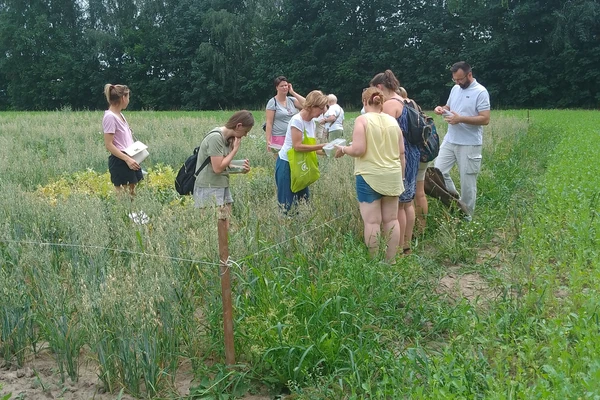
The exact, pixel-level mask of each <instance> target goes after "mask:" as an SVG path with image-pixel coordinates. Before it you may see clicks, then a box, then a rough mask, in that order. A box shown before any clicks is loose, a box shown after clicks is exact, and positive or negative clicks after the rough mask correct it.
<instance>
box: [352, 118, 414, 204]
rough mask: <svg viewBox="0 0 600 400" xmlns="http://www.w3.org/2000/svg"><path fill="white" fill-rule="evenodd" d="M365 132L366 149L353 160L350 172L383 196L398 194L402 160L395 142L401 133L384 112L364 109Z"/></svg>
mask: <svg viewBox="0 0 600 400" xmlns="http://www.w3.org/2000/svg"><path fill="white" fill-rule="evenodd" d="M365 117H366V118H367V131H366V132H365V136H366V143H367V150H366V152H365V154H363V155H362V156H361V157H357V158H356V159H355V163H354V175H361V176H362V177H363V178H364V180H365V181H366V182H367V183H368V184H369V186H371V188H372V189H373V190H374V191H376V192H377V193H379V194H381V195H383V196H400V195H401V194H402V192H404V185H403V184H402V163H401V162H400V149H399V148H398V143H399V141H400V140H401V138H402V133H401V131H400V127H399V126H398V122H397V121H396V120H395V119H394V118H393V117H392V116H390V115H388V114H384V113H379V114H378V113H367V114H365Z"/></svg>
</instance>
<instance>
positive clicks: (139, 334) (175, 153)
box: [0, 110, 600, 400]
mask: <svg viewBox="0 0 600 400" xmlns="http://www.w3.org/2000/svg"><path fill="white" fill-rule="evenodd" d="M231 114H232V113H231V112H226V111H223V112H195V113H193V112H190V113H179V112H178V113H168V112H125V115H126V117H127V118H128V121H129V124H130V125H131V127H132V130H133V131H134V134H135V135H136V136H137V137H138V139H140V140H142V141H143V142H144V143H146V144H147V145H148V146H149V151H150V157H149V158H148V159H147V160H146V161H144V168H145V169H146V170H147V171H148V175H147V179H146V180H144V181H143V182H142V183H141V184H140V185H139V188H138V194H137V197H136V198H135V200H134V201H133V202H131V201H129V199H122V198H119V197H117V196H115V194H114V191H113V188H112V187H111V184H110V178H109V175H108V171H107V156H108V153H107V151H106V150H105V148H104V144H103V139H102V134H101V119H102V112H101V111H98V112H70V111H56V112H47V113H41V112H40V113H25V112H14V113H12V112H5V113H0V399H2V400H5V399H36V398H45V397H53V398H64V399H89V398H96V399H114V398H127V399H131V398H160V399H167V398H169V399H171V398H188V399H232V398H244V399H271V398H290V399H292V398H293V399H363V398H368V399H395V398H407V399H408V398H410V399H445V398H448V399H459V398H460V399H463V398H464V399H473V398H486V399H530V398H550V399H563V398H599V397H600V361H598V354H599V352H600V335H598V331H599V329H600V318H599V313H600V311H599V310H600V293H599V289H598V288H600V270H599V269H600V215H599V213H600V163H598V161H597V159H598V154H600V128H599V127H600V113H598V111H578V110H544V111H541V110H531V111H527V110H512V111H493V112H492V120H491V123H490V125H489V126H488V127H486V130H485V133H484V153H483V167H482V172H481V175H480V176H479V184H478V187H479V193H478V199H477V210H476V215H475V218H474V220H473V222H471V223H464V222H461V220H460V219H458V218H457V217H455V216H454V215H452V214H449V213H448V212H447V211H446V210H445V208H444V207H443V206H442V205H441V204H439V203H438V202H437V201H436V200H433V199H431V200H430V214H429V217H428V221H427V227H426V229H425V231H424V232H422V233H421V234H419V235H416V237H415V241H414V252H413V254H412V255H410V256H407V257H399V258H398V260H397V262H396V264H395V265H391V266H390V265H387V264H384V263H381V260H380V259H377V258H370V257H369V256H368V252H367V249H366V248H365V246H364V243H363V240H362V237H361V235H362V222H361V220H360V215H359V212H358V204H357V201H356V197H355V192H354V180H353V175H352V168H353V164H352V160H351V159H349V158H348V157H344V158H341V159H327V158H321V160H320V162H321V164H320V168H321V178H320V179H319V180H318V181H317V182H316V183H315V184H313V185H312V186H311V196H312V197H311V202H310V204H308V205H306V206H303V207H301V208H300V210H299V213H298V215H295V216H294V217H292V218H290V217H285V216H282V215H281V214H280V213H279V212H278V209H277V201H276V196H275V182H274V158H273V155H272V154H269V153H267V152H266V150H265V139H264V133H263V132H262V130H261V129H260V125H261V124H262V122H263V121H264V112H255V113H254V115H255V118H256V126H255V127H254V129H253V130H252V131H251V132H250V134H249V136H248V137H247V138H245V139H244V140H243V141H242V147H241V154H240V157H239V158H248V159H249V160H250V164H251V166H252V170H251V172H250V173H249V174H247V175H236V176H232V178H231V191H232V194H233V198H234V201H235V203H234V206H233V215H232V218H231V226H230V231H229V253H230V257H231V267H230V270H231V273H232V292H233V307H234V333H235V351H236V362H237V364H236V365H235V366H234V367H231V368H230V367H227V366H225V357H224V348H223V329H222V308H221V291H220V290H221V288H220V280H219V256H218V254H219V253H218V243H217V217H216V213H215V212H210V211H206V212H200V211H199V210H198V209H195V208H194V207H193V201H192V200H191V199H190V198H189V197H182V196H179V195H178V194H177V193H176V192H175V190H174V188H173V179H174V176H175V173H176V171H177V169H178V168H179V166H180V165H181V164H182V163H183V161H184V160H185V159H186V157H187V156H188V155H189V154H191V151H192V149H193V148H194V147H195V146H197V145H198V144H199V143H200V140H201V139H202V137H203V135H204V134H205V133H207V132H208V131H209V130H210V129H211V128H213V127H215V126H219V125H222V124H224V122H225V121H226V120H227V119H228V117H229V116H230V115H231ZM354 117H356V113H347V120H346V123H345V126H346V132H347V136H348V137H350V132H351V129H352V123H353V119H354ZM436 121H437V123H438V131H439V132H440V133H441V134H443V133H444V132H445V131H446V126H445V124H444V122H442V121H441V120H439V119H437V120H436ZM139 210H143V211H144V212H145V213H146V214H147V215H148V216H149V218H150V221H149V222H148V223H147V224H135V223H132V221H131V220H130V218H129V217H128V214H129V213H131V212H136V211H139Z"/></svg>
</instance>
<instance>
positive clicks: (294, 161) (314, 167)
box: [287, 129, 321, 193]
mask: <svg viewBox="0 0 600 400" xmlns="http://www.w3.org/2000/svg"><path fill="white" fill-rule="evenodd" d="M302 144H309V145H315V144H317V139H315V138H310V137H308V136H307V135H306V129H304V138H303V139H302ZM287 155H288V160H289V162H290V175H291V178H292V179H291V181H292V184H291V185H290V188H291V189H292V192H293V193H296V192H299V191H301V190H302V189H304V188H306V187H308V185H310V184H311V183H313V182H316V181H317V179H319V177H320V176H321V173H320V172H319V161H317V153H316V152H315V151H307V152H298V151H296V150H294V149H293V148H291V149H289V150H288V152H287Z"/></svg>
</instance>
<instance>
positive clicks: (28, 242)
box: [0, 213, 350, 268]
mask: <svg viewBox="0 0 600 400" xmlns="http://www.w3.org/2000/svg"><path fill="white" fill-rule="evenodd" d="M349 215H350V213H345V214H342V215H339V216H337V217H335V218H332V219H330V220H328V221H325V222H323V223H322V224H320V225H317V226H315V227H313V228H311V229H308V230H306V231H303V232H300V233H299V234H297V235H294V236H292V237H291V238H289V239H286V240H284V241H282V242H280V243H275V244H274V245H271V246H268V247H265V248H264V249H261V250H259V251H257V252H256V253H253V254H250V255H246V256H244V257H241V258H240V259H238V260H237V261H234V260H232V259H231V258H229V259H227V260H226V262H225V263H226V265H227V268H229V267H230V266H231V265H232V264H233V265H236V266H239V265H240V264H241V263H242V262H243V260H244V259H247V258H248V257H256V256H258V255H260V254H261V253H264V252H266V251H269V250H271V249H273V248H276V247H279V246H282V245H284V244H286V243H289V242H292V241H294V240H296V239H298V238H299V237H301V236H304V235H306V234H308V233H310V232H314V231H316V230H318V229H320V228H322V227H324V226H327V225H329V224H330V223H332V222H334V221H336V220H338V219H340V218H342V217H346V216H349ZM0 243H10V244H18V245H37V246H48V247H66V248H78V249H92V250H104V251H112V252H115V253H121V254H130V255H138V256H144V257H152V258H162V259H165V260H171V261H183V262H191V263H195V264H203V265H209V266H217V267H218V266H220V265H221V264H220V263H214V262H209V261H203V260H197V259H193V258H183V257H172V256H167V255H164V254H155V253H148V252H143V251H133V250H127V249H119V248H115V247H105V246H94V245H85V244H77V243H54V242H36V241H32V240H11V239H1V238H0Z"/></svg>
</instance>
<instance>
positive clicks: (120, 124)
mask: <svg viewBox="0 0 600 400" xmlns="http://www.w3.org/2000/svg"><path fill="white" fill-rule="evenodd" d="M129 93H130V92H129V88H128V87H127V86H125V85H112V84H110V83H107V84H106V85H104V95H105V96H106V101H108V104H109V107H108V110H106V111H105V112H104V118H103V119H102V128H103V131H104V145H105V146H106V149H107V150H108V151H109V152H110V156H109V157H108V170H109V172H110V180H111V182H112V183H113V185H115V190H116V191H117V192H119V193H120V192H122V191H123V190H124V189H125V188H127V189H129V193H130V194H131V195H132V196H133V195H135V185H137V183H138V182H139V181H141V180H142V179H144V177H143V174H142V168H141V167H140V165H139V164H138V163H137V162H136V161H135V160H134V159H133V158H131V157H129V156H128V155H127V154H125V152H124V151H125V149H126V148H127V147H129V146H130V145H132V144H133V134H132V133H131V129H129V124H128V123H127V120H126V119H125V117H124V116H123V114H122V113H121V111H122V110H124V109H126V108H127V105H128V104H129Z"/></svg>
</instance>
